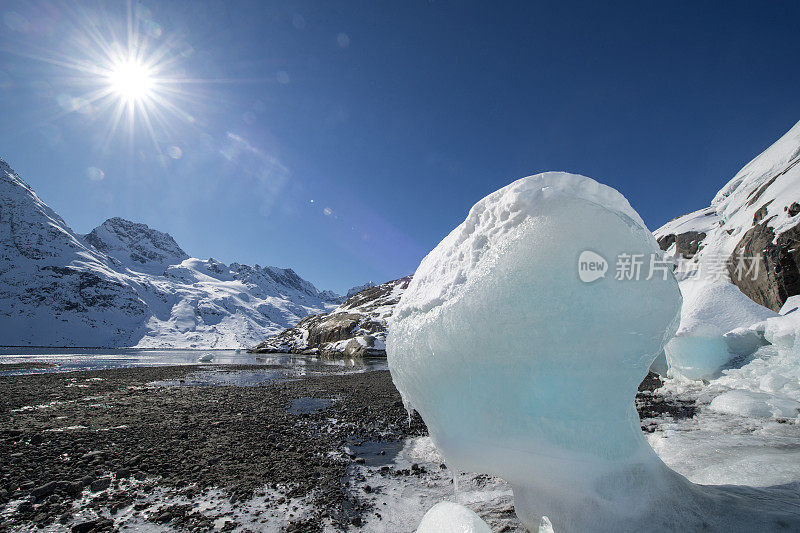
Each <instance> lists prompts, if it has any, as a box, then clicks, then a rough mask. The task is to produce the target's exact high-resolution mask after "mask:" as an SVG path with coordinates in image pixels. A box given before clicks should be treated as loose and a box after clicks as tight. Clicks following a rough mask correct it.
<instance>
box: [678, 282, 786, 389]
mask: <svg viewBox="0 0 800 533" xmlns="http://www.w3.org/2000/svg"><path fill="white" fill-rule="evenodd" d="M680 287H681V292H682V293H683V298H684V300H683V308H682V311H681V322H680V326H679V328H678V331H677V333H676V335H675V338H673V339H672V340H671V341H670V342H669V343H668V344H667V346H666V347H665V351H666V356H667V363H668V364H669V367H670V368H671V369H672V371H673V372H678V373H680V374H681V375H682V376H684V377H686V378H689V379H710V378H714V377H718V376H719V372H720V370H721V369H722V367H723V366H724V365H725V364H726V363H727V362H728V361H730V360H731V359H732V358H733V357H734V356H736V355H749V354H750V353H752V352H754V351H755V349H756V348H757V347H758V346H759V344H760V343H759V342H758V340H759V335H758V334H757V332H756V331H753V330H747V329H746V328H748V327H749V326H750V325H752V324H755V323H757V322H760V321H763V320H766V319H767V318H770V317H774V316H777V313H775V312H774V311H771V310H769V309H767V308H766V307H762V306H760V305H758V304H757V303H755V302H754V301H752V300H751V299H750V298H748V297H747V296H745V295H744V294H742V292H741V291H740V290H739V289H738V288H737V287H736V286H735V285H733V284H731V283H730V282H728V281H707V280H702V279H687V280H684V281H682V282H681V285H680ZM743 328H744V329H743ZM733 330H737V331H736V332H735V333H732V334H729V332H732V331H733ZM726 334H728V335H727V337H726Z"/></svg>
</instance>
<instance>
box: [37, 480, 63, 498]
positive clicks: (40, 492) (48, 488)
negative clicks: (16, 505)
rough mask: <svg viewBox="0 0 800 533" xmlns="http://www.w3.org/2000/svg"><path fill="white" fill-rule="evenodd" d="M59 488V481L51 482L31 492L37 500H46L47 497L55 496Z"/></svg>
mask: <svg viewBox="0 0 800 533" xmlns="http://www.w3.org/2000/svg"><path fill="white" fill-rule="evenodd" d="M58 486H59V483H58V481H51V482H50V483H46V484H44V485H42V486H40V487H36V488H35V489H33V490H32V491H31V496H33V497H34V498H36V499H37V500H38V499H41V498H44V497H45V496H50V495H51V494H53V492H55V490H56V489H57V488H58Z"/></svg>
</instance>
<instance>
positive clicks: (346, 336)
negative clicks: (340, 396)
mask: <svg viewBox="0 0 800 533" xmlns="http://www.w3.org/2000/svg"><path fill="white" fill-rule="evenodd" d="M410 280H411V277H410V276H407V277H404V278H399V279H396V280H393V281H389V282H387V283H384V284H382V285H378V286H374V285H372V283H371V282H370V283H368V284H366V285H365V287H366V288H364V289H362V290H361V291H359V292H357V293H355V294H353V295H351V296H350V297H349V298H347V300H345V301H344V303H342V304H341V305H340V306H339V307H337V308H336V309H334V310H333V311H331V312H330V313H328V314H320V315H314V316H309V317H306V318H304V319H303V320H301V321H300V322H299V323H298V324H297V325H296V326H294V327H292V328H289V329H287V330H285V331H283V332H281V333H279V334H277V335H274V336H272V337H270V338H268V339H266V340H265V341H264V342H262V343H260V344H258V345H257V346H256V347H254V348H253V349H252V350H251V351H252V352H257V353H303V354H319V355H323V356H328V357H341V356H345V357H362V356H365V355H369V356H382V355H385V353H386V345H385V339H386V323H387V320H388V318H389V317H390V316H391V314H392V312H393V311H394V307H395V305H396V304H397V302H398V301H400V296H401V295H402V294H403V291H405V289H406V287H408V284H409V282H410Z"/></svg>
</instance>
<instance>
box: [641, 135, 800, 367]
mask: <svg viewBox="0 0 800 533" xmlns="http://www.w3.org/2000/svg"><path fill="white" fill-rule="evenodd" d="M798 162H800V123H798V124H796V125H795V126H794V127H793V128H792V129H791V130H790V131H789V132H788V133H786V134H785V135H784V136H783V137H781V138H780V139H779V140H778V141H777V142H775V143H774V144H773V145H772V146H770V147H769V148H768V149H767V150H765V151H764V152H763V153H761V154H760V155H759V156H758V157H756V158H755V159H753V160H752V161H751V162H750V163H748V164H747V165H745V167H744V168H743V169H742V170H740V171H739V172H738V173H737V174H736V176H734V177H733V179H731V180H730V182H729V183H728V184H727V185H725V186H724V187H723V188H722V189H721V190H720V191H719V192H718V193H717V195H716V196H715V198H714V199H713V201H712V202H711V206H710V207H707V208H704V209H701V210H699V211H695V212H693V213H689V214H687V215H684V216H681V217H678V218H676V219H674V220H672V221H670V222H668V223H667V224H665V225H664V226H662V227H661V228H659V229H658V230H656V231H655V232H654V235H655V236H656V239H657V240H658V242H659V245H660V247H661V248H662V249H663V250H665V251H666V252H667V253H669V254H670V255H671V256H672V257H673V258H674V259H675V261H676V263H677V265H678V269H677V272H676V276H677V278H678V281H679V283H680V287H681V292H682V293H683V297H684V305H683V310H682V317H681V325H680V328H679V330H678V333H677V337H676V338H675V339H674V340H673V341H672V342H670V344H669V345H668V346H667V348H666V354H667V360H668V362H669V363H670V367H671V369H672V371H673V372H676V373H679V374H681V375H682V376H684V377H687V378H690V379H713V378H715V377H718V376H719V373H720V371H721V370H722V369H723V368H724V367H725V366H726V364H728V363H729V361H731V359H733V358H734V357H737V356H740V357H741V356H747V355H749V354H751V353H753V352H754V351H755V350H756V349H757V348H758V347H759V346H760V345H761V344H762V343H761V342H759V341H760V340H763V339H760V338H759V335H760V334H761V333H763V330H762V331H755V330H752V329H749V328H750V326H751V325H752V324H755V323H757V322H761V321H764V320H766V319H768V318H771V317H775V316H776V313H775V311H777V310H778V309H780V308H781V306H782V305H783V303H784V302H785V301H786V299H787V298H788V297H790V296H793V295H796V294H800V216H799V215H800V165H798ZM755 256H758V258H759V259H757V260H756V262H755V263H754V261H753V260H752V259H751V258H753V257H755Z"/></svg>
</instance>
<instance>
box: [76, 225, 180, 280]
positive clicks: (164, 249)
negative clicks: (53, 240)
mask: <svg viewBox="0 0 800 533" xmlns="http://www.w3.org/2000/svg"><path fill="white" fill-rule="evenodd" d="M84 238H85V240H86V242H88V243H89V244H91V245H92V246H94V247H95V248H96V249H98V250H100V251H101V252H104V253H105V254H107V255H109V256H111V257H113V258H115V259H117V260H118V261H120V262H121V263H122V264H124V265H125V266H127V267H128V268H130V269H131V270H140V271H148V272H150V271H163V270H164V268H166V267H167V266H169V265H176V264H178V263H180V262H181V261H183V260H184V259H187V258H188V257H189V255H188V254H187V253H186V252H184V251H183V249H181V247H180V246H178V243H177V242H175V239H173V238H172V236H171V235H170V234H169V233H164V232H161V231H158V230H155V229H153V228H151V227H150V226H148V225H147V224H143V223H141V222H132V221H130V220H126V219H124V218H120V217H113V218H109V219H108V220H106V221H105V222H103V223H102V224H101V225H99V226H98V227H96V228H95V229H93V230H92V231H91V233H89V234H88V235H86V236H85V237H84Z"/></svg>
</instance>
